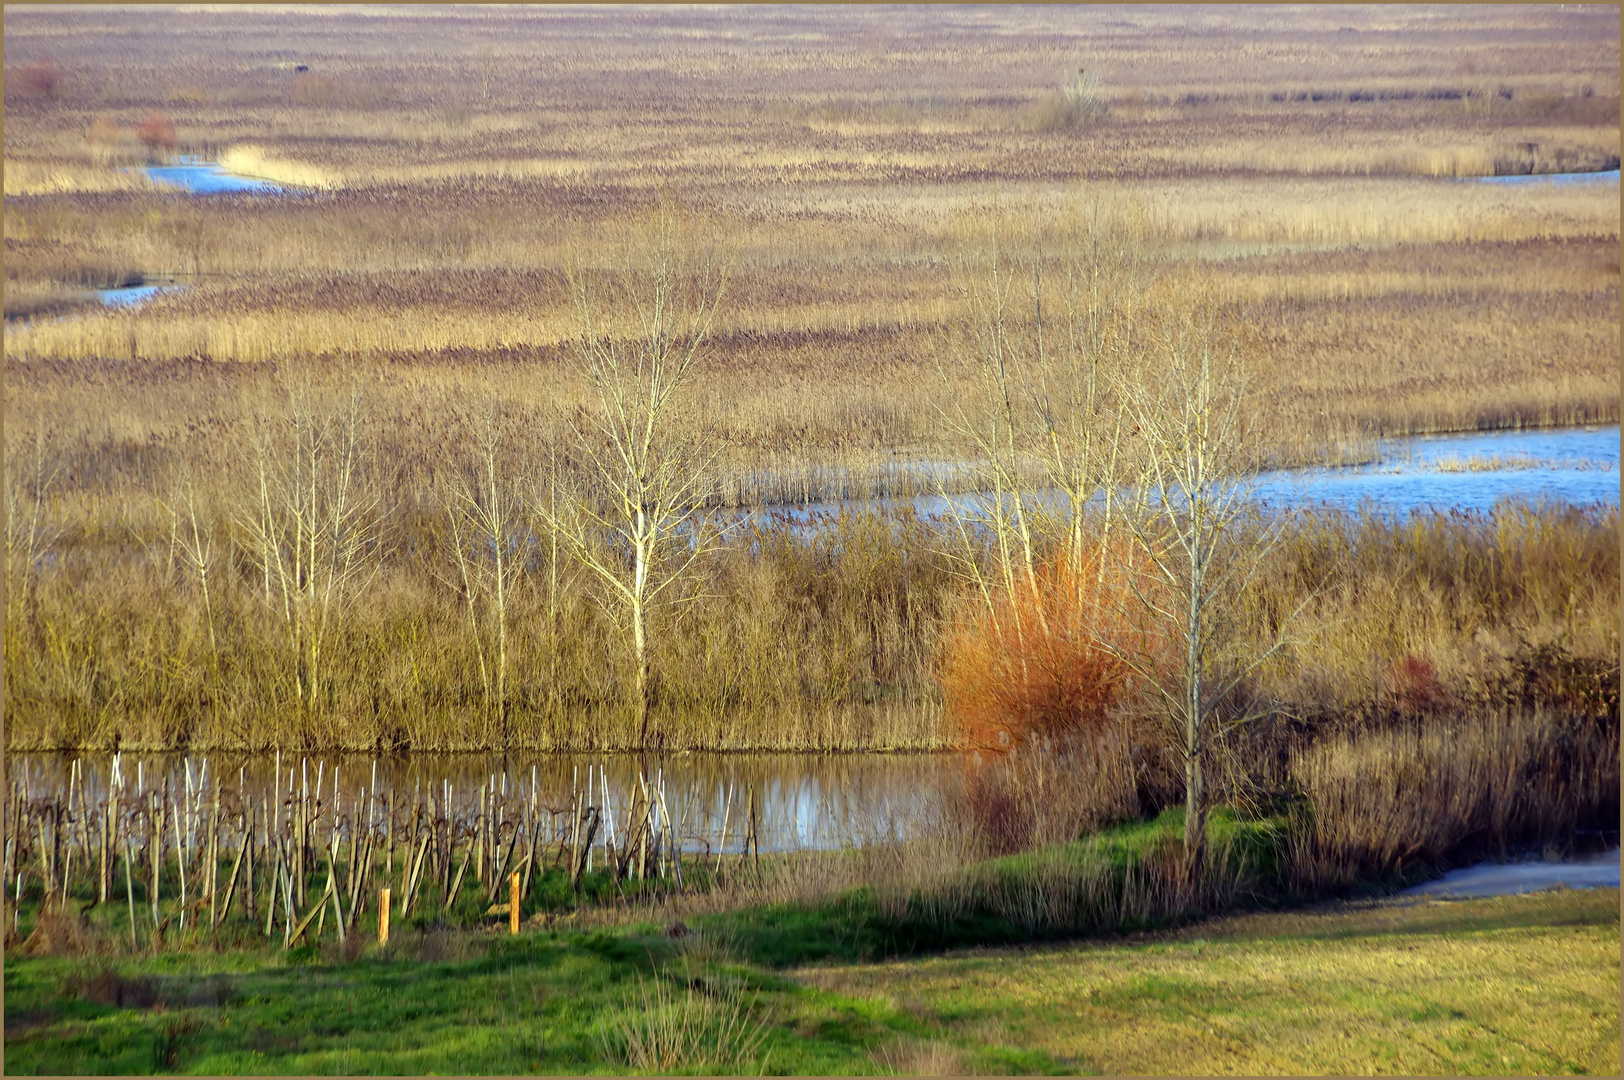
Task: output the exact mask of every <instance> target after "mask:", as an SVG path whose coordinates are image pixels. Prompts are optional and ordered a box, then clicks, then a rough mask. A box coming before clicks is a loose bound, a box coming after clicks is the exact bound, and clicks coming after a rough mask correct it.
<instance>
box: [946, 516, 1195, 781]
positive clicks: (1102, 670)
mask: <svg viewBox="0 0 1624 1080" xmlns="http://www.w3.org/2000/svg"><path fill="white" fill-rule="evenodd" d="M1154 587H1155V586H1154V581H1153V579H1152V578H1151V576H1150V574H1149V573H1148V572H1147V568H1146V567H1145V566H1144V565H1143V562H1142V560H1141V559H1140V558H1138V557H1136V556H1135V554H1134V553H1133V552H1131V551H1130V550H1129V548H1128V546H1127V545H1126V544H1114V545H1112V547H1111V549H1110V550H1108V551H1105V550H1096V551H1095V552H1093V553H1092V554H1091V556H1090V557H1089V558H1088V559H1087V560H1085V562H1084V565H1082V566H1081V567H1079V568H1077V569H1075V570H1074V569H1072V568H1070V567H1067V566H1055V567H1044V568H1042V569H1040V570H1039V571H1038V574H1037V577H1036V583H1035V588H1034V587H1033V584H1032V583H1030V582H1021V583H1018V584H1017V587H1016V588H1015V590H1014V594H1013V595H1000V596H997V597H995V598H994V600H993V603H992V604H991V605H990V606H989V605H986V604H977V605H975V606H974V608H973V610H972V611H971V612H970V613H969V614H968V615H967V616H965V617H964V618H963V619H962V620H961V621H960V623H959V624H958V625H957V626H955V627H953V628H952V629H951V630H950V631H949V632H948V633H947V635H946V637H945V641H946V648H945V656H944V662H943V667H942V689H943V693H944V695H945V697H946V699H947V705H948V709H949V711H950V714H951V715H952V716H953V717H954V719H955V720H956V721H957V722H958V724H959V729H960V731H961V732H962V733H963V735H964V737H965V740H966V742H968V743H969V744H970V745H972V746H977V747H984V748H988V749H996V750H1004V749H1008V748H1009V747H1011V746H1013V745H1015V744H1017V743H1020V742H1023V741H1025V740H1027V739H1029V738H1031V737H1033V736H1039V737H1044V738H1051V739H1052V738H1058V737H1063V736H1067V735H1069V734H1071V733H1074V732H1087V733H1093V734H1100V733H1102V732H1103V730H1104V727H1105V725H1106V723H1107V719H1108V712H1109V709H1110V706H1111V705H1112V704H1113V703H1114V702H1116V701H1117V700H1118V699H1119V697H1120V695H1121V694H1122V692H1123V690H1124V689H1125V688H1126V686H1127V684H1128V681H1129V675H1130V668H1129V666H1128V665H1127V664H1125V663H1124V662H1123V660H1122V658H1121V656H1120V655H1118V654H1119V653H1120V652H1128V654H1129V655H1132V656H1136V657H1143V658H1146V659H1147V660H1150V661H1152V662H1153V659H1154V658H1156V657H1158V656H1159V655H1160V654H1161V653H1162V652H1164V651H1165V650H1164V646H1163V644H1162V642H1163V640H1164V639H1163V637H1162V635H1161V634H1160V632H1159V631H1157V630H1155V629H1154V628H1153V627H1152V624H1151V622H1150V620H1149V619H1148V618H1146V617H1144V615H1143V608H1142V606H1141V604H1140V602H1139V596H1140V595H1141V594H1142V593H1143V592H1144V591H1145V590H1147V589H1151V588H1154ZM1107 644H1109V645H1110V646H1112V648H1108V647H1107ZM1113 650H1115V651H1113Z"/></svg>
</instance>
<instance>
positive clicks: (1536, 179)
mask: <svg viewBox="0 0 1624 1080" xmlns="http://www.w3.org/2000/svg"><path fill="white" fill-rule="evenodd" d="M1618 172H1619V171H1618V170H1617V169H1608V170H1604V171H1602V172H1570V173H1528V174H1525V175H1521V176H1473V177H1466V178H1464V179H1470V180H1472V181H1473V182H1475V183H1480V184H1511V185H1514V186H1515V185H1521V184H1616V183H1618Z"/></svg>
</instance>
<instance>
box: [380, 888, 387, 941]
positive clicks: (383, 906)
mask: <svg viewBox="0 0 1624 1080" xmlns="http://www.w3.org/2000/svg"><path fill="white" fill-rule="evenodd" d="M378 944H379V945H387V944H389V890H388V889H385V890H383V896H382V897H380V898H379V900H378Z"/></svg>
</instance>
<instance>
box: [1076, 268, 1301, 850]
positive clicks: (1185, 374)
mask: <svg viewBox="0 0 1624 1080" xmlns="http://www.w3.org/2000/svg"><path fill="white" fill-rule="evenodd" d="M1155 301H1156V303H1155V306H1156V307H1157V309H1158V310H1159V311H1160V313H1161V314H1160V316H1159V317H1158V318H1157V319H1156V325H1155V327H1154V329H1153V330H1151V331H1150V332H1148V333H1146V334H1144V335H1142V337H1141V340H1140V346H1139V349H1140V356H1139V361H1140V362H1139V364H1138V365H1137V367H1136V369H1135V370H1134V371H1133V372H1131V373H1130V374H1128V375H1127V376H1125V377H1123V378H1122V379H1121V380H1120V381H1119V393H1120V397H1121V400H1122V402H1123V407H1124V410H1125V413H1126V415H1127V417H1128V418H1129V420H1130V421H1131V422H1132V423H1133V425H1134V431H1133V436H1134V442H1135V443H1137V447H1136V450H1137V457H1138V460H1139V461H1140V462H1141V463H1142V470H1141V473H1140V476H1139V479H1138V485H1139V486H1140V487H1141V489H1142V490H1143V492H1144V493H1145V495H1146V497H1145V498H1144V499H1143V500H1141V501H1140V502H1139V503H1138V512H1136V513H1132V514H1129V515H1128V516H1127V519H1126V520H1127V526H1128V531H1129V532H1130V533H1131V535H1132V537H1133V539H1134V541H1135V543H1136V546H1137V547H1138V549H1139V550H1140V552H1141V553H1142V555H1143V556H1144V559H1145V561H1146V565H1147V566H1148V567H1149V573H1148V580H1146V581H1144V582H1141V583H1139V584H1136V585H1135V586H1134V588H1133V592H1134V593H1135V595H1134V597H1133V602H1135V603H1136V604H1138V605H1139V606H1140V607H1141V608H1142V609H1143V610H1145V611H1146V612H1147V613H1148V614H1149V615H1150V617H1151V622H1150V625H1153V626H1155V627H1156V628H1157V631H1158V632H1159V633H1160V634H1161V635H1163V640H1164V641H1165V642H1168V643H1170V645H1171V649H1170V650H1156V649H1151V650H1146V649H1138V650H1131V649H1125V648H1123V647H1122V646H1121V645H1120V644H1117V643H1111V642H1105V643H1103V644H1104V645H1105V646H1106V647H1107V648H1109V649H1111V651H1113V652H1114V653H1116V654H1117V655H1118V656H1119V658H1120V659H1122V660H1123V661H1124V662H1125V663H1126V664H1127V665H1128V666H1129V667H1130V668H1132V669H1133V670H1134V671H1135V673H1136V674H1137V675H1138V676H1140V680H1141V683H1142V684H1143V685H1144V686H1146V687H1148V688H1149V689H1150V690H1151V692H1152V693H1153V695H1154V697H1155V698H1156V699H1158V700H1159V701H1160V703H1161V706H1162V711H1163V713H1164V715H1165V716H1166V717H1167V719H1168V720H1169V722H1170V729H1171V734H1172V736H1173V739H1174V741H1175V743H1176V746H1177V748H1178V753H1179V756H1180V757H1181V759H1182V761H1183V765H1184V780H1185V819H1184V846H1185V852H1186V862H1187V866H1188V868H1189V871H1190V873H1191V874H1192V876H1193V875H1194V874H1196V873H1197V872H1199V869H1200V866H1201V862H1202V858H1203V856H1204V852H1205V843H1206V818H1207V811H1208V801H1209V798H1208V792H1207V775H1206V770H1205V766H1206V763H1207V761H1208V758H1209V755H1210V753H1211V751H1212V749H1213V740H1214V738H1215V737H1216V735H1217V734H1218V733H1219V729H1220V725H1221V724H1222V723H1224V722H1226V721H1225V720H1224V718H1223V714H1222V709H1223V705H1224V702H1225V701H1226V699H1228V698H1229V697H1230V695H1231V694H1232V693H1233V692H1234V691H1235V690H1236V689H1237V688H1238V687H1239V686H1240V685H1241V683H1242V682H1243V680H1245V678H1246V677H1247V676H1248V675H1250V674H1251V673H1252V672H1253V671H1254V670H1256V668H1257V667H1258V666H1259V665H1260V664H1262V663H1264V662H1265V661H1266V660H1268V659H1269V658H1270V657H1271V656H1273V655H1275V654H1276V653H1277V652H1279V651H1280V650H1281V649H1283V648H1285V647H1286V646H1287V645H1288V644H1289V639H1288V637H1287V636H1286V634H1287V629H1288V627H1289V626H1290V624H1291V618H1290V616H1289V615H1288V616H1287V617H1286V618H1284V619H1281V620H1279V621H1278V623H1277V624H1276V625H1274V626H1273V627H1265V628H1262V629H1263V632H1262V633H1261V634H1259V633H1257V632H1254V628H1250V627H1246V626H1244V625H1243V624H1242V622H1241V612H1242V610H1243V607H1242V605H1240V604H1239V603H1238V602H1237V601H1238V599H1239V598H1240V597H1241V596H1243V595H1244V593H1245V592H1246V590H1247V589H1248V588H1250V587H1251V585H1252V583H1253V582H1254V581H1256V580H1257V576H1258V574H1259V573H1260V572H1261V571H1262V569H1263V567H1264V566H1265V564H1266V562H1267V559H1268V556H1269V554H1270V552H1271V551H1273V550H1274V548H1275V547H1277V546H1278V544H1279V542H1280V540H1281V538H1282V536H1283V534H1284V529H1285V526H1286V525H1287V523H1288V519H1289V516H1290V511H1289V510H1286V509H1281V508H1275V509H1271V510H1264V509H1263V508H1260V507H1259V506H1258V505H1257V504H1256V502H1255V499H1254V494H1255V486H1256V475H1257V474H1256V471H1255V470H1256V465H1257V457H1258V450H1259V443H1258V432H1257V429H1256V428H1255V427H1254V426H1253V423H1252V420H1251V418H1250V416H1249V413H1248V410H1247V409H1246V407H1245V402H1246V393H1247V381H1246V373H1245V369H1244V366H1243V364H1242V362H1241V359H1240V357H1239V356H1238V354H1237V350H1236V347H1235V345H1234V340H1233V335H1232V334H1231V333H1230V332H1229V329H1230V328H1228V327H1226V326H1225V325H1224V323H1223V318H1222V315H1221V305H1220V304H1219V303H1218V302H1217V299H1216V297H1215V295H1214V290H1213V289H1212V288H1211V287H1210V285H1207V284H1204V283H1201V282H1196V283H1191V282H1188V281H1184V280H1178V281H1170V282H1167V283H1165V287H1164V289H1163V290H1162V292H1161V294H1160V295H1159V296H1158V297H1156V298H1155ZM1131 580H1137V579H1131ZM1307 602H1308V601H1307V600H1306V599H1305V600H1304V601H1303V603H1304V604H1306V603H1307ZM1301 610H1302V607H1301V605H1299V607H1298V608H1297V611H1298V612H1300V611H1301ZM1293 614H1295V613H1293ZM1169 651H1171V653H1172V654H1173V657H1174V658H1173V659H1172V661H1171V662H1159V660H1158V658H1159V657H1165V656H1166V655H1167V652H1169ZM1248 719H1250V716H1249V715H1248V714H1247V713H1246V712H1245V711H1244V710H1241V711H1240V713H1239V714H1238V715H1237V714H1235V712H1234V711H1231V713H1230V714H1229V720H1228V722H1232V723H1241V722H1245V721H1246V720H1248Z"/></svg>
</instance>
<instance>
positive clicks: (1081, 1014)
mask: <svg viewBox="0 0 1624 1080" xmlns="http://www.w3.org/2000/svg"><path fill="white" fill-rule="evenodd" d="M800 974H801V977H802V978H803V979H804V980H805V981H807V982H808V983H810V984H812V985H816V986H821V987H823V988H825V989H829V990H832V991H835V992H840V993H854V994H855V993H861V994H865V995H869V996H871V997H873V998H875V999H876V1000H879V1001H882V1002H886V1003H891V1004H895V1005H897V1006H898V1007H900V1008H902V1009H903V1010H904V1011H908V1012H910V1013H912V1014H913V1015H915V1016H916V1017H919V1018H921V1019H922V1022H923V1023H924V1025H925V1027H926V1028H927V1029H928V1035H927V1037H928V1038H932V1039H934V1040H935V1041H937V1042H938V1043H945V1044H947V1045H971V1044H973V1043H974V1041H975V1040H977V1039H988V1038H991V1039H997V1040H999V1041H1001V1042H1005V1043H1008V1044H1011V1045H1015V1046H1018V1047H1020V1048H1022V1049H1023V1050H1025V1051H1027V1052H1040V1053H1044V1054H1047V1055H1050V1056H1051V1057H1053V1058H1055V1059H1056V1060H1059V1061H1061V1062H1062V1063H1064V1064H1066V1065H1067V1066H1068V1068H1069V1069H1072V1070H1076V1071H1079V1072H1083V1073H1128V1074H1133V1073H1140V1074H1153V1075H1154V1074H1169V1073H1171V1074H1193V1075H1203V1074H1208V1075H1211V1074H1220V1073H1237V1074H1243V1075H1244V1074H1288V1075H1290V1074H1299V1075H1306V1074H1315V1073H1343V1074H1346V1073H1367V1072H1379V1073H1400V1074H1406V1073H1407V1074H1420V1075H1428V1074H1434V1075H1436V1074H1442V1075H1452V1074H1483V1073H1487V1074H1502V1075H1503V1074H1511V1075H1517V1074H1519V1073H1520V1074H1550V1073H1599V1074H1604V1075H1616V1074H1617V1073H1618V1070H1619V1041H1618V1025H1619V988H1620V987H1619V893H1618V891H1617V890H1587V891H1578V892H1567V891H1563V892H1555V893H1543V894H1536V895H1532V896H1521V897H1499V898H1493V899H1486V900H1473V901H1462V902H1433V903H1418V904H1402V903H1397V902H1393V901H1385V902H1381V903H1377V904H1369V903H1362V904H1355V905H1337V906H1335V907H1331V908H1324V909H1320V910H1317V911H1310V912H1291V913H1267V914H1252V915H1243V916H1232V917H1226V918H1223V919H1215V920H1211V921H1208V922H1205V923H1201V924H1198V925H1195V926H1191V927H1186V928H1184V929H1181V930H1179V931H1176V932H1164V933H1160V934H1156V935H1144V936H1141V937H1139V938H1137V939H1132V940H1121V939H1118V940H1113V941H1104V942H1087V943H1076V944H1068V945H1063V946H1046V947H1042V948H1024V949H999V950H977V951H974V952H970V953H961V954H954V955H947V956H938V957H929V958H922V959H911V960H906V961H898V962H893V963H886V964H864V965H842V966H838V967H827V968H820V969H816V970H812V971H808V972H803V973H800Z"/></svg>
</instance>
